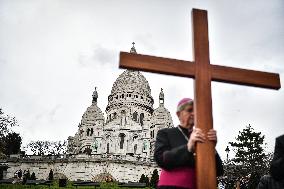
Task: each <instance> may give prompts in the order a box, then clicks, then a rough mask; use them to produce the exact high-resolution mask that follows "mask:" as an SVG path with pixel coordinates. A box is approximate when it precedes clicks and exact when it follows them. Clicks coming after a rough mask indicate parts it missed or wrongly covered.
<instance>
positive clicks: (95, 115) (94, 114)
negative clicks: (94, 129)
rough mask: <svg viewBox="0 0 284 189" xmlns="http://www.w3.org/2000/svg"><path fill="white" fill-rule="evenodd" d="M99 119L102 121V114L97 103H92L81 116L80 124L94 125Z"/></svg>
mask: <svg viewBox="0 0 284 189" xmlns="http://www.w3.org/2000/svg"><path fill="white" fill-rule="evenodd" d="M99 120H102V121H104V115H103V112H102V111H101V109H100V108H99V107H98V106H97V104H95V103H93V104H92V105H91V106H90V107H88V108H87V110H86V111H85V113H84V114H83V116H82V122H81V125H95V123H96V122H97V121H99Z"/></svg>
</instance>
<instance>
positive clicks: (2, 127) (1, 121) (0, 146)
mask: <svg viewBox="0 0 284 189" xmlns="http://www.w3.org/2000/svg"><path fill="white" fill-rule="evenodd" d="M14 126H18V123H17V120H16V118H15V117H11V116H9V115H7V114H5V113H4V112H3V110H2V109H1V108H0V157H1V156H4V155H5V153H4V151H5V148H6V143H5V137H6V136H7V135H8V134H9V133H11V132H12V130H11V129H12V127H14Z"/></svg>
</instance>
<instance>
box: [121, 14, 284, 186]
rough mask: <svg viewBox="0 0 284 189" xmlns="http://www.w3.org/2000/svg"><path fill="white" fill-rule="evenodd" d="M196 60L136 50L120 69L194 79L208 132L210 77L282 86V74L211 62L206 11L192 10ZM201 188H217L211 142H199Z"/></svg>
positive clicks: (198, 115)
mask: <svg viewBox="0 0 284 189" xmlns="http://www.w3.org/2000/svg"><path fill="white" fill-rule="evenodd" d="M192 18H193V38H194V39H193V43H194V45H193V47H194V49H193V51H194V57H195V60H194V62H190V61H183V60H176V59H169V58H161V57H154V56H147V55H140V54H133V53H126V52H121V53H120V62H119V67H120V68H127V69H132V70H142V71H148V72H154V73H160V74H168V75H175V76H183V77H189V78H194V79H195V81H194V82H195V83H194V84H195V85H194V109H195V126H196V127H198V128H201V129H202V130H203V131H204V132H207V131H208V130H210V129H211V128H213V116H212V99H211V80H212V81H219V82H225V83H233V84H239V85H246V86H254V87H262V88H269V89H279V88H280V79H279V74H275V73H268V72H260V71H253V70H245V69H239V68H231V67H225V66H218V65H211V64H210V60H209V40H208V22H207V11H205V10H198V9H193V10H192ZM196 151H197V155H196V177H197V188H198V189H216V165H215V147H214V144H213V143H212V142H209V141H206V142H205V143H198V144H197V149H196Z"/></svg>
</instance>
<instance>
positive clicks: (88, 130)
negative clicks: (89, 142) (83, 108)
mask: <svg viewBox="0 0 284 189" xmlns="http://www.w3.org/2000/svg"><path fill="white" fill-rule="evenodd" d="M89 134H90V129H89V128H88V129H87V136H89Z"/></svg>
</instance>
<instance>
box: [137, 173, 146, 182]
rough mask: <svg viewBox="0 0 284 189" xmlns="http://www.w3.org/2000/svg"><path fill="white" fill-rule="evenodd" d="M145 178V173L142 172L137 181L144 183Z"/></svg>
mask: <svg viewBox="0 0 284 189" xmlns="http://www.w3.org/2000/svg"><path fill="white" fill-rule="evenodd" d="M145 179H146V177H145V175H144V174H142V175H141V177H140V179H139V182H140V183H145Z"/></svg>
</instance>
